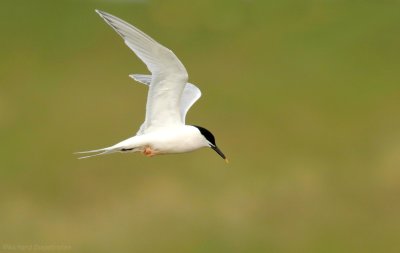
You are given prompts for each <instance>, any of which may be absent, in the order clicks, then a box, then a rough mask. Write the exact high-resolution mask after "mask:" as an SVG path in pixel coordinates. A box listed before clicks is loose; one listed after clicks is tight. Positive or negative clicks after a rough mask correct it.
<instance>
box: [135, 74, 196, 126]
mask: <svg viewBox="0 0 400 253" xmlns="http://www.w3.org/2000/svg"><path fill="white" fill-rule="evenodd" d="M129 76H130V77H131V78H132V79H134V80H135V81H138V82H139V83H143V84H145V85H147V86H150V84H151V75H142V74H132V75H129ZM200 97H201V91H200V89H199V88H197V86H196V85H194V84H191V83H186V85H185V88H184V89H183V93H182V96H181V101H180V104H179V110H180V113H181V118H182V120H183V122H185V118H186V114H187V112H188V111H189V109H190V107H192V105H193V104H194V103H195V102H196V101H197V100H198V99H199V98H200ZM139 132H140V130H139Z"/></svg>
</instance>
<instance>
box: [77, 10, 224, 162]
mask: <svg viewBox="0 0 400 253" xmlns="http://www.w3.org/2000/svg"><path fill="white" fill-rule="evenodd" d="M96 12H97V13H98V14H99V15H100V16H101V17H102V18H103V19H104V20H105V21H106V22H107V24H109V25H110V26H111V27H112V28H113V29H114V30H115V31H116V32H117V33H118V34H119V35H120V36H121V37H122V38H123V39H124V42H125V44H126V45H127V46H128V47H129V48H130V49H131V50H132V51H133V52H134V53H135V54H136V55H137V56H138V57H139V58H140V59H141V60H142V61H143V62H144V63H145V64H146V66H147V68H148V69H149V71H150V72H151V75H142V74H133V75H130V77H131V78H133V79H134V80H136V81H138V82H140V83H143V84H145V85H147V86H149V92H148V95H147V104H146V118H145V121H144V123H143V124H142V125H141V126H140V128H139V131H138V132H137V133H136V135H135V136H133V137H131V138H129V139H126V140H124V141H121V142H119V143H117V144H115V145H113V146H110V147H107V148H102V149H96V150H90V151H84V152H77V153H79V154H82V153H96V154H92V155H88V156H83V157H80V158H88V157H93V156H98V155H104V154H110V153H115V152H142V153H143V154H144V155H145V156H148V157H151V156H154V155H159V154H171V153H184V152H190V151H194V150H196V149H199V148H202V147H210V148H212V149H213V150H215V151H216V152H217V153H218V154H219V155H220V156H221V157H222V158H223V159H224V160H225V161H226V162H227V161H228V160H227V159H226V157H225V155H224V154H223V153H222V151H221V150H220V149H219V148H218V147H217V145H216V143H215V138H214V136H213V134H212V133H211V132H210V131H208V130H207V129H205V128H203V127H200V126H194V125H186V124H185V117H186V113H187V112H188V110H189V109H190V107H191V106H192V105H193V104H194V103H195V102H196V101H197V100H198V99H199V98H200V96H201V92H200V90H199V88H197V87H196V86H195V85H194V84H191V83H188V82H187V80H188V74H187V72H186V69H185V67H184V66H183V64H182V63H181V62H180V60H179V59H178V58H177V57H176V56H175V54H174V53H173V52H172V51H171V50H169V49H168V48H166V47H164V46H162V45H161V44H159V43H158V42H156V41H155V40H153V39H152V38H150V37H149V36H148V35H146V34H145V33H144V32H142V31H140V30H139V29H137V28H136V27H134V26H132V25H130V24H128V23H127V22H125V21H123V20H121V19H119V18H117V17H115V16H113V15H110V14H108V13H106V12H103V11H99V10H96Z"/></svg>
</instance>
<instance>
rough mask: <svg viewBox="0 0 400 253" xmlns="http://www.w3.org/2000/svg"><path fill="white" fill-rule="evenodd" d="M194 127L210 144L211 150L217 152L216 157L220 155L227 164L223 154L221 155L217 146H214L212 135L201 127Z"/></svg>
mask: <svg viewBox="0 0 400 253" xmlns="http://www.w3.org/2000/svg"><path fill="white" fill-rule="evenodd" d="M194 127H196V128H197V129H199V131H200V133H201V134H202V135H203V136H204V137H205V138H206V139H207V140H208V141H209V142H210V143H211V144H212V145H211V148H212V149H214V151H215V152H217V153H218V155H220V156H221V157H222V158H223V159H224V160H225V161H226V162H228V159H226V156H225V155H224V153H222V151H221V150H220V149H219V148H218V147H217V144H215V137H214V135H213V134H212V133H211V132H210V131H208V130H207V129H205V128H204V127H201V126H194Z"/></svg>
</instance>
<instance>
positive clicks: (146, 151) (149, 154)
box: [143, 147, 155, 157]
mask: <svg viewBox="0 0 400 253" xmlns="http://www.w3.org/2000/svg"><path fill="white" fill-rule="evenodd" d="M143 155H145V156H147V157H152V156H153V155H155V153H154V151H153V150H152V149H151V148H150V147H146V148H145V149H144V150H143Z"/></svg>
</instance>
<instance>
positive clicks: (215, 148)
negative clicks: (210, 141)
mask: <svg viewBox="0 0 400 253" xmlns="http://www.w3.org/2000/svg"><path fill="white" fill-rule="evenodd" d="M211 148H212V149H214V151H215V152H217V153H218V155H219V156H221V157H222V159H224V160H225V162H226V163H228V159H226V156H225V155H224V153H222V151H221V150H220V149H219V148H218V147H217V146H213V145H212V146H211Z"/></svg>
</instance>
